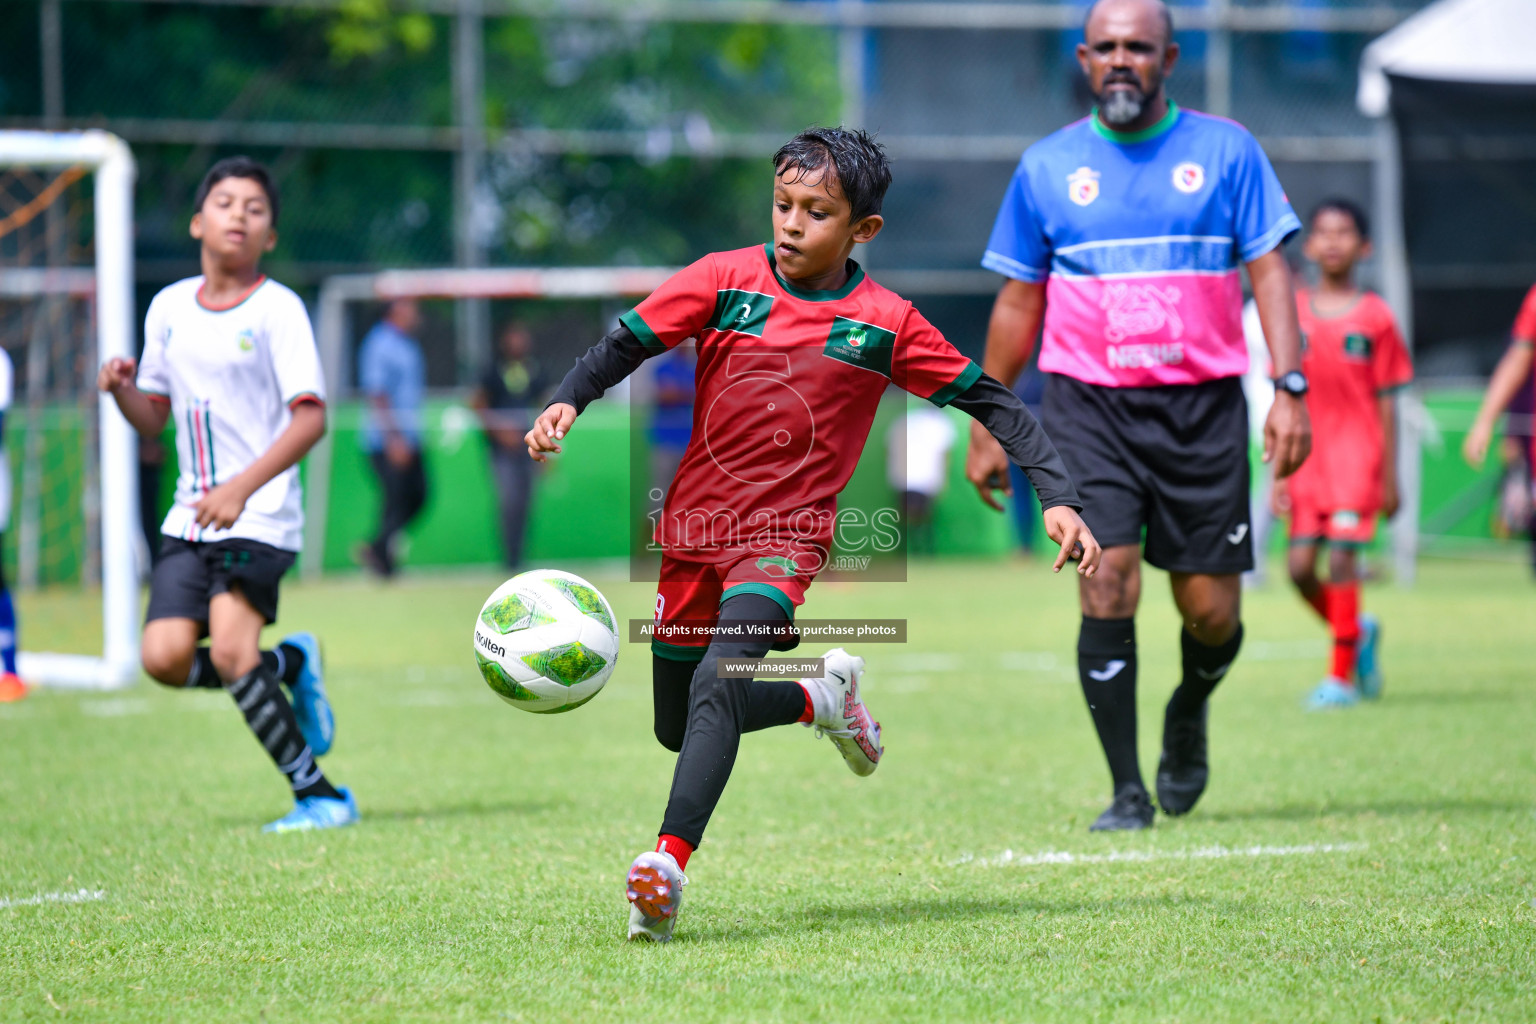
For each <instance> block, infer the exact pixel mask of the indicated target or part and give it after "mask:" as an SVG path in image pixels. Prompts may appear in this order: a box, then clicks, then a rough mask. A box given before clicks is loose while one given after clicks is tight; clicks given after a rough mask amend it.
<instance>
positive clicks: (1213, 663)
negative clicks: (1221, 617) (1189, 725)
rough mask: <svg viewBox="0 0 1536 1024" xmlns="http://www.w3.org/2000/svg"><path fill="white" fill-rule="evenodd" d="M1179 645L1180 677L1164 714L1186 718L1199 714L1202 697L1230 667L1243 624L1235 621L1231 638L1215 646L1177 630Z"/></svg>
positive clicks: (1203, 697)
mask: <svg viewBox="0 0 1536 1024" xmlns="http://www.w3.org/2000/svg"><path fill="white" fill-rule="evenodd" d="M1179 646H1180V647H1182V648H1183V650H1184V678H1183V680H1182V681H1181V682H1180V683H1179V688H1178V689H1177V690H1174V691H1173V697H1172V698H1170V699H1169V701H1168V713H1169V714H1170V715H1172V716H1174V717H1175V718H1188V717H1193V716H1195V715H1197V714H1199V713H1200V708H1201V707H1202V706H1203V705H1204V704H1205V701H1206V698H1208V697H1209V696H1210V695H1211V691H1212V690H1214V689H1216V684H1218V683H1220V682H1221V681H1222V679H1223V678H1224V677H1225V676H1226V674H1227V670H1228V669H1230V668H1231V667H1232V662H1233V661H1234V660H1236V658H1237V649H1238V648H1239V647H1241V646H1243V625H1242V623H1238V625H1237V632H1236V633H1233V634H1232V637H1231V639H1229V640H1228V641H1227V642H1226V643H1224V644H1219V645H1217V646H1215V647H1207V646H1206V645H1205V644H1203V643H1201V642H1200V641H1199V640H1196V639H1195V638H1194V635H1193V634H1192V633H1190V631H1189V630H1187V629H1181V630H1179Z"/></svg>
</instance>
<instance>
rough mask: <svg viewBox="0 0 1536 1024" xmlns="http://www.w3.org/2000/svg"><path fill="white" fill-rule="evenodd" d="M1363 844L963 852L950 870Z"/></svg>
mask: <svg viewBox="0 0 1536 1024" xmlns="http://www.w3.org/2000/svg"><path fill="white" fill-rule="evenodd" d="M1365 846H1366V844H1365V843H1308V844H1306V845H1305V846H1239V847H1228V846H1203V847H1201V848H1199V849H1197V850H1116V851H1114V852H1111V853H1069V852H1067V851H1064V850H1047V851H1045V852H1044V853H1014V852H1013V851H1012V850H1004V851H1003V852H1002V853H1000V854H998V855H997V856H996V857H978V856H976V855H975V854H972V853H967V854H965V855H964V856H962V857H961V858H960V859H959V860H952V861H950V862H949V866H950V867H959V866H960V865H962V864H978V865H980V866H982V867H1009V866H1013V865H1017V866H1019V867H1033V866H1036V865H1041V864H1121V863H1145V862H1147V861H1154V860H1223V859H1226V858H1228V857H1301V856H1307V855H1309V854H1318V853H1355V852H1357V851H1359V850H1363V849H1365Z"/></svg>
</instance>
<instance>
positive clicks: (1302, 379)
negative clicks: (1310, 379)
mask: <svg viewBox="0 0 1536 1024" xmlns="http://www.w3.org/2000/svg"><path fill="white" fill-rule="evenodd" d="M1275 390H1276V391H1284V392H1285V393H1286V394H1288V395H1294V396H1295V397H1297V398H1300V397H1301V396H1303V395H1305V394H1306V393H1307V375H1306V374H1304V373H1302V372H1301V371H1300V370H1292V371H1291V372H1290V373H1282V374H1281V375H1280V376H1278V377H1276V378H1275Z"/></svg>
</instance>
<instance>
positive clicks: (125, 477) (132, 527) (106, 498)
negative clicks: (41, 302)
mask: <svg viewBox="0 0 1536 1024" xmlns="http://www.w3.org/2000/svg"><path fill="white" fill-rule="evenodd" d="M0 166H8V167H28V168H37V169H57V168H71V167H81V168H86V169H88V170H89V171H90V172H91V173H92V174H93V175H94V190H93V199H92V217H93V224H94V241H93V248H94V251H95V270H94V274H92V273H91V272H90V271H89V270H84V269H83V268H77V269H74V270H70V269H67V268H59V269H58V272H57V273H54V272H53V269H54V268H46V269H45V270H44V271H43V272H42V273H39V272H38V269H37V268H25V267H23V268H16V267H12V268H0V292H3V293H4V294H5V295H6V296H7V297H9V298H26V297H31V296H37V295H43V294H48V293H50V292H54V293H56V292H61V291H68V292H73V293H78V292H79V291H81V290H82V289H85V290H90V289H92V288H94V292H95V320H96V339H95V340H96V353H95V354H96V359H97V362H92V363H90V364H89V365H86V366H84V367H82V370H83V372H84V373H85V374H86V376H87V378H88V379H86V380H84V381H82V382H81V386H82V387H84V388H88V389H89V390H90V391H94V390H95V387H96V368H97V365H98V363H99V361H101V360H106V359H111V358H114V357H122V358H126V359H131V358H133V355H134V350H135V345H134V336H135V331H134V323H135V319H136V318H135V315H134V296H133V187H134V178H135V176H136V169H135V165H134V160H133V154H132V152H131V151H130V150H129V148H128V146H127V144H126V143H124V142H123V140H122V139H120V138H118V137H117V136H115V135H111V134H109V133H107V132H103V131H85V132H41V131H0ZM90 278H94V280H91V279H90ZM97 410H98V436H99V452H100V460H101V461H100V488H101V490H100V496H101V515H100V524H101V588H102V595H101V596H102V641H103V642H102V651H101V654H100V656H93V655H86V654H59V653H51V652H46V651H36V650H23V651H21V652H20V654H19V656H18V664H17V669H18V672H19V673H20V675H21V676H22V678H24V679H26V680H27V681H28V682H31V683H42V684H46V685H51V686H62V687H78V688H91V689H110V688H116V687H121V686H127V685H129V684H131V683H133V682H134V681H135V680H136V679H137V678H138V675H139V629H138V624H139V623H138V611H139V585H138V569H137V564H136V562H137V559H136V557H135V550H136V542H135V534H136V531H137V530H138V518H139V515H138V508H139V498H138V491H139V483H138V456H137V450H136V447H135V444H134V436H133V429H132V427H130V426H129V425H128V421H127V420H125V419H124V418H123V416H122V414H121V413H119V412H118V410H117V406H116V405H115V404H114V403H113V402H112V399H111V397H110V396H107V395H101V396H99V398H98V400H97ZM20 635H21V639H22V640H23V641H24V642H26V643H27V644H29V645H30V644H32V643H36V642H39V641H41V642H42V643H44V644H47V642H48V638H47V637H39V636H38V635H37V634H36V633H35V632H31V631H29V630H28V629H27V624H26V622H24V621H23V622H22V623H21V633H20Z"/></svg>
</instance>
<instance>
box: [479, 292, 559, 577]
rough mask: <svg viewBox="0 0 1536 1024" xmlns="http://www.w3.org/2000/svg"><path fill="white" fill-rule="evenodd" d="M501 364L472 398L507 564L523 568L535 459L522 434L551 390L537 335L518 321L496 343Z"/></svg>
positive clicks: (489, 371)
mask: <svg viewBox="0 0 1536 1024" xmlns="http://www.w3.org/2000/svg"><path fill="white" fill-rule="evenodd" d="M496 348H497V352H496V356H497V358H496V362H495V365H493V366H492V367H491V368H490V369H489V370H487V371H486V374H485V376H484V377H483V378H482V379H481V381H480V386H479V387H478V388H476V389H475V392H474V394H473V395H472V396H471V397H470V405H471V406H472V407H473V408H474V410H475V412H476V413H478V414H479V416H480V425H481V426H482V427H483V428H484V429H485V437H486V442H487V446H488V448H489V450H490V455H491V475H492V477H493V478H494V479H495V481H496V493H497V497H498V499H499V501H500V504H501V537H502V546H503V553H504V557H505V559H506V565H507V567H508V568H510V569H517V568H520V567H521V565H522V561H523V534H524V532H525V531H526V529H527V525H528V504H529V502H530V500H531V499H532V497H533V460H531V459H529V458H528V455H527V450H526V449H527V446H526V445H525V444H524V443H523V435H524V434H525V433H527V431H528V428H529V425H530V424H531V423H532V415H531V413H530V410H531V409H533V408H536V407H539V406H537V403H538V402H539V399H540V398H541V397H542V396H543V394H544V392H545V391H546V390H548V389H547V384H546V381H545V378H544V374H543V372H542V370H541V369H540V367H539V364H538V361H537V360H536V359H534V358H533V355H532V352H533V336H532V335H531V334H529V332H528V329H527V328H526V327H525V326H523V324H521V323H519V322H518V321H516V320H512V321H509V322H508V323H507V324H506V326H505V327H503V328H502V330H501V334H500V335H499V336H498V338H497V346H496Z"/></svg>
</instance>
